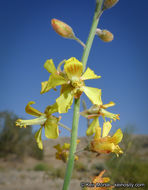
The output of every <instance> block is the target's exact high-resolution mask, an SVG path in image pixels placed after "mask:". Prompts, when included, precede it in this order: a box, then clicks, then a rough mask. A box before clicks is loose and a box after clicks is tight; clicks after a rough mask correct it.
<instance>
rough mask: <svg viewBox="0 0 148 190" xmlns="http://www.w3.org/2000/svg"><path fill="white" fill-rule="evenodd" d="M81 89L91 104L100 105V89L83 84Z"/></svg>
mask: <svg viewBox="0 0 148 190" xmlns="http://www.w3.org/2000/svg"><path fill="white" fill-rule="evenodd" d="M82 90H83V91H84V92H85V94H86V95H87V96H88V98H89V99H90V101H91V102H92V103H93V104H98V105H102V100H101V89H98V88H92V87H87V86H83V87H82Z"/></svg>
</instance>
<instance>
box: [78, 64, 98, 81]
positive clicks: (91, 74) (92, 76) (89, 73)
mask: <svg viewBox="0 0 148 190" xmlns="http://www.w3.org/2000/svg"><path fill="white" fill-rule="evenodd" d="M99 78H101V76H98V75H96V74H95V73H94V71H93V70H91V69H90V68H89V67H88V68H87V70H86V71H85V73H84V74H83V75H82V77H81V79H82V80H88V79H99Z"/></svg>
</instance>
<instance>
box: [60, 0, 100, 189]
mask: <svg viewBox="0 0 148 190" xmlns="http://www.w3.org/2000/svg"><path fill="white" fill-rule="evenodd" d="M102 3H103V0H100V1H97V3H96V9H95V14H94V18H93V23H92V26H91V30H90V34H89V36H88V40H87V43H86V47H85V48H84V52H83V56H82V60H81V62H82V63H83V71H84V70H85V67H86V63H87V59H88V56H89V52H90V49H91V46H92V43H93V39H94V37H95V33H96V28H97V25H98V22H99V17H98V15H99V13H100V12H101V8H102ZM79 110H80V98H78V99H75V102H74V112H73V123H72V132H71V140H70V153H69V159H68V163H67V168H66V174H65V178H64V184H63V189H62V190H68V188H69V184H70V179H71V176H72V171H73V167H74V158H75V152H76V147H77V131H78V124H79Z"/></svg>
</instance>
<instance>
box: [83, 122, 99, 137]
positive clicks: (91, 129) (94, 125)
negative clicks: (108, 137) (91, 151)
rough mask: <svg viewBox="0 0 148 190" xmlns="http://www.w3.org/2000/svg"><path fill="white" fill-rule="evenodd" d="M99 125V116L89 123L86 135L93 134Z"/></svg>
mask: <svg viewBox="0 0 148 190" xmlns="http://www.w3.org/2000/svg"><path fill="white" fill-rule="evenodd" d="M97 127H99V120H98V118H95V119H94V120H93V121H92V123H91V124H90V125H89V127H88V129H87V131H86V135H87V136H91V135H93V134H94V133H95V132H96V128H97Z"/></svg>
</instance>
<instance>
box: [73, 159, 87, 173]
mask: <svg viewBox="0 0 148 190" xmlns="http://www.w3.org/2000/svg"><path fill="white" fill-rule="evenodd" d="M75 170H76V171H78V172H86V171H87V166H86V165H85V164H83V163H82V162H80V161H77V162H75Z"/></svg>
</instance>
